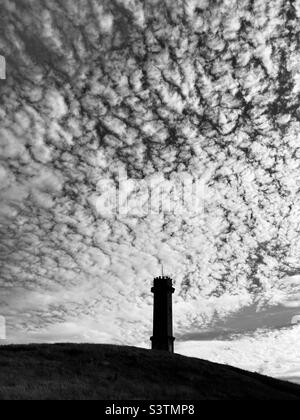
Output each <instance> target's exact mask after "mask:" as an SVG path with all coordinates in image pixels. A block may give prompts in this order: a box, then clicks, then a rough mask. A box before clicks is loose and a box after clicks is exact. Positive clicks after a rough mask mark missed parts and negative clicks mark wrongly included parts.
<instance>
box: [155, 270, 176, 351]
mask: <svg viewBox="0 0 300 420" xmlns="http://www.w3.org/2000/svg"><path fill="white" fill-rule="evenodd" d="M174 291H175V289H174V288H173V287H172V279H171V278H170V277H166V276H161V277H157V278H155V279H154V286H153V287H152V289H151V292H152V293H153V294H154V307H153V336H152V337H151V341H152V350H164V351H168V352H170V353H174V341H175V338H174V337H173V308H172V294H173V293H174Z"/></svg>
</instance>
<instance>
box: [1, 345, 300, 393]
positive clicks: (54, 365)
mask: <svg viewBox="0 0 300 420" xmlns="http://www.w3.org/2000/svg"><path fill="white" fill-rule="evenodd" d="M0 399H2V400H10V399H26V400H30V399H34V400H38V399H42V400H49V399H50V400H59V399H101V400H111V399H115V400H121V399H123V400H127V399H136V400H151V399H156V400H167V399H171V400H188V399H195V400H252V399H255V400H275V399H278V400H293V399H299V400H300V387H299V386H298V385H294V384H290V383H287V382H282V381H279V380H275V379H272V378H268V377H264V376H261V375H258V374H254V373H249V372H245V371H242V370H239V369H236V368H233V367H230V366H224V365H218V364H214V363H211V362H207V361H204V360H199V359H193V358H188V357H183V356H179V355H169V354H167V353H164V352H154V351H149V350H143V349H138V348H133V347H119V346H112V345H87V344H82V345H74V344H54V345H46V344H45V345H29V346H25V345H24V346H3V347H0Z"/></svg>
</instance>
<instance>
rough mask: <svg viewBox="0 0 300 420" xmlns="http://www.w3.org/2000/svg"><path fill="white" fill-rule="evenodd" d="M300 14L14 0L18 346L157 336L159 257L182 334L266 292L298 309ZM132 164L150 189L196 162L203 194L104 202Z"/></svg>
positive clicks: (6, 26) (12, 264) (9, 247)
mask: <svg viewBox="0 0 300 420" xmlns="http://www.w3.org/2000/svg"><path fill="white" fill-rule="evenodd" d="M299 18H300V2H299V1H283V0H274V1H272V2H266V1H263V0H254V1H253V0H242V1H240V0H239V1H237V0H236V1H235V0H230V1H227V0H224V1H221V0H219V1H215V0H214V1H209V0H186V1H183V0H180V1H179V0H166V1H161V0H159V1H158V0H150V1H146V2H141V1H138V0H109V1H108V0H107V1H106V0H101V1H100V0H90V1H88V0H75V1H74V0H72V1H71V0H64V1H58V0H56V1H55V0H43V1H38V0H18V1H16V0H2V1H1V16H0V21H1V22H0V53H1V55H3V56H5V58H6V64H7V79H6V80H1V81H0V91H1V95H0V101H1V106H0V119H1V125H0V141H1V143H0V196H1V205H0V230H1V232H0V261H1V269H0V287H1V298H0V299H1V314H2V315H3V316H6V318H7V324H8V329H7V331H8V337H9V339H10V340H11V341H33V340H34V341H44V340H48V341H60V340H61V341H68V340H74V341H97V342H107V341H110V342H115V343H126V344H141V345H143V344H144V343H146V341H147V339H148V336H149V333H150V330H151V314H152V313H151V304H152V300H151V296H150V294H149V286H150V281H151V279H152V277H153V276H155V275H157V274H158V273H160V264H161V263H164V265H165V266H166V269H167V270H168V271H169V272H170V274H171V275H172V276H173V277H174V279H175V282H176V284H175V286H176V289H177V295H176V297H175V301H176V302H175V303H176V331H177V335H178V336H180V335H181V334H184V333H186V332H188V331H189V330H193V331H194V330H195V329H197V328H199V329H200V328H202V327H205V326H208V325H211V323H212V322H213V320H214V318H215V317H216V316H217V317H218V318H220V317H226V316H227V315H228V314H230V313H232V312H234V311H238V310H239V309H241V308H242V307H244V306H246V305H250V304H253V303H256V304H257V307H258V309H259V308H261V307H265V306H268V305H278V304H283V305H292V304H293V305H294V306H295V305H296V306H297V305H298V303H299V296H300V283H299V281H297V277H295V276H297V275H299V251H300V248H299V246H300V245H299V244H300V241H299V222H300V215H299V211H300V197H299V194H298V192H299V182H300V169H299V157H300V148H299V134H300V122H299V119H300V114H299V95H300V69H299V65H298V64H299V60H300V52H299V51H300V48H299V33H300V24H299V22H300V21H299ZM120 169H121V170H122V171H123V172H124V173H126V174H127V176H128V178H130V179H131V180H133V181H135V182H136V185H139V184H138V182H141V181H142V180H143V181H144V180H147V181H149V182H154V183H158V184H159V183H160V182H162V180H168V181H171V182H174V183H176V182H178V180H180V179H183V178H184V177H185V176H187V175H189V176H191V177H193V179H194V180H196V181H200V182H202V183H203V185H205V191H206V193H205V195H204V197H203V206H202V207H201V210H200V209H199V212H198V214H197V212H196V214H194V215H193V217H191V216H190V214H189V213H185V212H182V213H181V214H176V215H175V214H173V213H172V212H168V211H162V212H160V213H159V214H150V213H149V214H148V213H147V212H146V214H143V215H141V214H139V212H130V213H128V214H119V213H117V212H114V213H107V212H105V211H103V208H101V206H99V200H101V197H102V195H103V194H104V195H105V188H106V187H107V182H110V183H111V184H112V185H116V184H117V182H118V173H119V171H120ZM103 180H105V182H104V183H103ZM142 195H143V192H142V191H141V189H139V188H138V187H137V188H135V189H133V190H132V191H131V196H132V199H133V200H135V201H136V202H139V203H140V201H141V200H142V198H141V196H142ZM294 277H295V278H296V280H295V281H293V278H294Z"/></svg>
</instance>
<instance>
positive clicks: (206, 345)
mask: <svg viewBox="0 0 300 420" xmlns="http://www.w3.org/2000/svg"><path fill="white" fill-rule="evenodd" d="M299 334H300V327H299V326H294V327H292V328H286V329H282V330H277V331H266V330H258V331H257V332H256V333H254V334H251V335H246V336H242V335H240V336H236V337H234V338H233V339H232V340H224V341H217V340H212V341H187V342H181V343H177V352H178V353H180V354H183V355H187V356H190V357H197V358H200V359H206V360H210V361H213V362H216V363H222V364H229V365H231V366H236V367H239V368H241V369H244V370H248V371H253V372H258V373H261V374H264V375H268V376H273V377H277V378H281V379H286V380H291V381H293V382H297V383H299V382H300V357H299V352H298V351H297V349H298V343H299Z"/></svg>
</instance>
